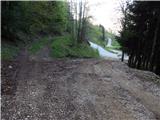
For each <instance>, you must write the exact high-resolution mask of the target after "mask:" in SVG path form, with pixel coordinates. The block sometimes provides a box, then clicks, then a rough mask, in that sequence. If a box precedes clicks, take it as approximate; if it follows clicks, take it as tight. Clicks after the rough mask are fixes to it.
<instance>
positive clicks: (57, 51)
mask: <svg viewBox="0 0 160 120" xmlns="http://www.w3.org/2000/svg"><path fill="white" fill-rule="evenodd" d="M51 47H52V52H51V56H52V57H54V58H64V57H84V58H85V57H87V58H89V57H99V53H98V51H97V50H94V49H93V48H91V47H90V46H89V45H87V44H78V45H76V46H75V45H73V41H72V40H71V38H70V37H69V36H60V37H56V38H54V39H53V42H52V44H51Z"/></svg>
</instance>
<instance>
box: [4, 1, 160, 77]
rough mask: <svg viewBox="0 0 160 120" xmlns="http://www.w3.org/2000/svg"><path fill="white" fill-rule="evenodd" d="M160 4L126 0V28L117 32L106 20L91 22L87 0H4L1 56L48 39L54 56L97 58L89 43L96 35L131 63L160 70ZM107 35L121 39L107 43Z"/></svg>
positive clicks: (10, 55)
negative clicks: (94, 23) (98, 22)
mask: <svg viewBox="0 0 160 120" xmlns="http://www.w3.org/2000/svg"><path fill="white" fill-rule="evenodd" d="M159 6H160V3H159V2H138V1H134V2H132V3H129V2H126V6H125V7H122V8H121V11H122V13H123V18H122V19H121V25H122V30H121V31H120V32H119V33H120V35H117V36H116V37H115V35H114V34H112V33H110V32H108V31H107V30H105V28H104V26H103V25H93V24H92V23H91V22H90V19H91V18H92V16H90V15H89V13H88V11H89V6H88V2H87V1H85V2H84V1H79V2H74V1H69V2H67V1H66V2H62V1H47V2H44V1H43V2H32V1H23V2H18V1H15V2H10V1H4V2H2V26H1V28H2V33H1V37H2V52H1V53H2V55H1V56H2V59H11V58H13V57H14V56H16V55H17V54H18V51H20V49H21V48H23V47H25V46H29V47H28V50H29V52H30V54H35V53H36V52H37V51H39V50H40V49H41V48H43V47H44V46H45V45H49V46H50V48H51V53H50V54H51V56H52V57H53V58H54V57H55V58H63V57H86V58H90V57H96V58H98V57H99V53H98V51H97V50H95V49H93V48H91V47H90V44H89V41H92V42H94V43H96V44H98V45H100V46H102V47H103V48H104V49H106V50H108V51H111V52H113V51H112V48H114V49H118V50H122V51H123V53H127V54H128V56H129V60H128V65H129V66H130V67H133V68H137V69H143V70H149V71H153V72H155V73H156V74H160V40H159V38H160V34H159V32H160V29H159V28H160V7H159ZM28 8H29V9H28ZM107 38H112V40H114V39H115V40H114V41H116V40H118V42H119V43H116V46H113V47H112V48H110V47H105V46H106V42H107V41H106V39H107ZM50 39H51V40H50ZM123 55H124V54H122V61H123Z"/></svg>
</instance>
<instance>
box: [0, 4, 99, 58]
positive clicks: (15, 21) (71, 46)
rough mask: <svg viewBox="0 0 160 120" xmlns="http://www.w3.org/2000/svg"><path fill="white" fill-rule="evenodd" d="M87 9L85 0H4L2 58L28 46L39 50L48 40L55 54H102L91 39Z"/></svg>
mask: <svg viewBox="0 0 160 120" xmlns="http://www.w3.org/2000/svg"><path fill="white" fill-rule="evenodd" d="M87 9H88V6H87V2H82V1H81V2H72V1H71V2H67V1H66V2H62V1H43V2H33V1H21V2H18V1H15V2H11V1H4V2H2V35H1V36H2V59H3V58H4V59H10V58H13V57H14V56H16V55H17V52H18V51H19V50H20V49H21V48H23V47H24V46H29V48H28V49H29V51H30V53H31V54H35V53H36V52H37V51H38V50H39V49H40V48H41V47H43V46H44V45H45V44H49V45H50V47H51V49H52V51H54V52H51V56H52V57H98V56H99V55H98V52H97V51H96V50H94V49H92V48H91V47H90V46H89V44H88V42H87V33H86V30H87V29H88V28H87V25H88V23H89V16H88V13H87V11H88V10H87ZM49 38H51V39H52V40H49Z"/></svg>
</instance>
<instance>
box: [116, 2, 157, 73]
mask: <svg viewBox="0 0 160 120" xmlns="http://www.w3.org/2000/svg"><path fill="white" fill-rule="evenodd" d="M122 11H123V15H124V18H123V19H122V30H121V31H120V36H118V37H117V39H118V40H119V42H120V43H121V45H122V46H123V47H122V49H123V51H124V52H126V53H128V55H129V60H128V65H129V66H130V67H133V68H137V69H143V70H149V71H153V72H155V73H156V74H160V34H159V33H160V2H153V1H147V2H145V1H141V2H140V1H134V2H133V3H131V4H129V3H127V4H126V7H125V8H123V9H122Z"/></svg>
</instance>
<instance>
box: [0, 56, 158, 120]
mask: <svg viewBox="0 0 160 120" xmlns="http://www.w3.org/2000/svg"><path fill="white" fill-rule="evenodd" d="M11 66H12V67H11ZM16 71H17V73H15V72H16ZM7 74H9V75H7ZM11 78H12V79H11ZM151 78H152V79H153V80H152V79H151ZM155 80H156V81H158V80H159V78H158V77H157V76H156V75H155V74H153V73H151V72H146V71H140V70H135V69H131V68H128V67H127V65H126V64H125V63H122V62H118V61H113V60H102V59H57V60H52V61H45V60H42V61H35V60H32V61H29V60H26V61H25V62H21V63H19V62H18V61H17V62H16V61H14V64H13V62H11V61H10V62H3V63H2V83H4V84H2V88H3V89H5V87H6V86H7V87H8V86H9V87H11V88H12V89H11V90H8V91H10V92H6V91H7V90H6V91H5V90H3V91H2V101H1V104H2V105H1V108H2V109H1V110H2V113H1V116H2V120H158V119H160V85H159V84H157V83H155V82H154V81H155ZM6 81H7V82H8V81H12V83H14V84H6V83H7V82H6ZM13 81H15V82H13ZM12 90H13V91H12ZM11 91H12V92H11Z"/></svg>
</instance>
